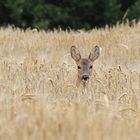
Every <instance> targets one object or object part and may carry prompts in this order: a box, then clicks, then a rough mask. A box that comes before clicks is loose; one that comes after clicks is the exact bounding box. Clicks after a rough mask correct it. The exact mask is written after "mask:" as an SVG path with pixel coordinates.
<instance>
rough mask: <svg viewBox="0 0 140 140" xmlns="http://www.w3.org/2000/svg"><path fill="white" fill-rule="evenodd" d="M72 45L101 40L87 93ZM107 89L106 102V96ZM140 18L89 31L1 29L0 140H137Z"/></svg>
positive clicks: (86, 46)
mask: <svg viewBox="0 0 140 140" xmlns="http://www.w3.org/2000/svg"><path fill="white" fill-rule="evenodd" d="M72 45H75V46H77V47H78V49H79V50H80V52H81V54H82V56H83V57H87V56H88V55H89V52H90V51H91V48H92V47H94V46H96V45H98V46H100V47H101V48H102V51H101V55H100V57H99V58H98V60H96V61H95V63H94V64H93V74H92V77H91V78H90V82H89V87H88V89H87V90H86V92H85V91H84V90H83V87H82V86H80V87H79V88H77V87H76V79H77V66H76V64H75V62H74V60H73V59H72V58H71V56H70V47H71V46H72ZM104 95H107V97H108V100H109V101H108V103H107V102H106V98H104V97H105V96H104ZM139 130H140V22H139V23H137V24H134V25H133V26H131V27H130V26H129V25H128V24H121V25H116V26H113V27H111V28H109V27H107V26H106V28H104V29H102V28H101V29H93V30H90V31H84V30H78V31H73V30H70V31H63V30H54V31H43V30H42V31H38V30H36V29H27V30H26V31H24V30H21V29H18V28H13V27H10V26H9V27H7V28H0V139H1V140H10V139H14V140H28V139H30V140H126V139H127V140H139V139H140V133H139Z"/></svg>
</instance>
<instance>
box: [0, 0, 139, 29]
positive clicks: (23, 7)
mask: <svg viewBox="0 0 140 140" xmlns="http://www.w3.org/2000/svg"><path fill="white" fill-rule="evenodd" d="M139 18H140V0H0V26H7V25H15V26H17V27H21V28H24V29H26V28H28V27H31V28H35V27H36V28H39V29H53V28H59V27H61V28H62V29H66V28H72V29H81V28H85V29H91V28H93V27H104V26H105V25H106V24H109V25H113V24H115V23H116V22H117V21H118V22H120V23H121V22H125V20H126V19H129V20H130V21H132V20H133V19H136V20H139Z"/></svg>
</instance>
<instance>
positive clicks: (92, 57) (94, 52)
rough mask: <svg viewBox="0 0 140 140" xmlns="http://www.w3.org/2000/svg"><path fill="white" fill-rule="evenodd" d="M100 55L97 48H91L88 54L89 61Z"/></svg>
mask: <svg viewBox="0 0 140 140" xmlns="http://www.w3.org/2000/svg"><path fill="white" fill-rule="evenodd" d="M99 55H100V48H99V47H98V46H95V47H94V48H92V50H91V52H90V54H89V59H90V60H91V61H92V62H93V61H95V60H96V59H97V58H98V57H99Z"/></svg>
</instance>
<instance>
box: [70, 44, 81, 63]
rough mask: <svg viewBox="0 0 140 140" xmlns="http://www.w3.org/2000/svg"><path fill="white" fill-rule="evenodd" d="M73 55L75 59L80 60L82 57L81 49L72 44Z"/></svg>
mask: <svg viewBox="0 0 140 140" xmlns="http://www.w3.org/2000/svg"><path fill="white" fill-rule="evenodd" d="M71 57H72V58H73V59H74V60H75V61H79V60H80V59H81V55H80V52H79V50H78V49H77V48H76V47H75V46H71Z"/></svg>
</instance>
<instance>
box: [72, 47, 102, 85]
mask: <svg viewBox="0 0 140 140" xmlns="http://www.w3.org/2000/svg"><path fill="white" fill-rule="evenodd" d="M99 55H100V48H99V47H98V46H95V47H94V48H92V50H91V52H90V54H89V57H88V58H81V55H80V52H79V50H78V49H77V48H76V47H75V46H72V47H71V57H72V58H73V59H74V60H75V61H76V64H77V69H78V78H77V83H76V85H77V86H79V85H80V83H82V84H83V86H84V87H86V83H87V81H88V80H89V78H90V76H91V73H92V67H93V66H92V65H93V62H94V61H95V60H96V59H97V58H98V57H99Z"/></svg>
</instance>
